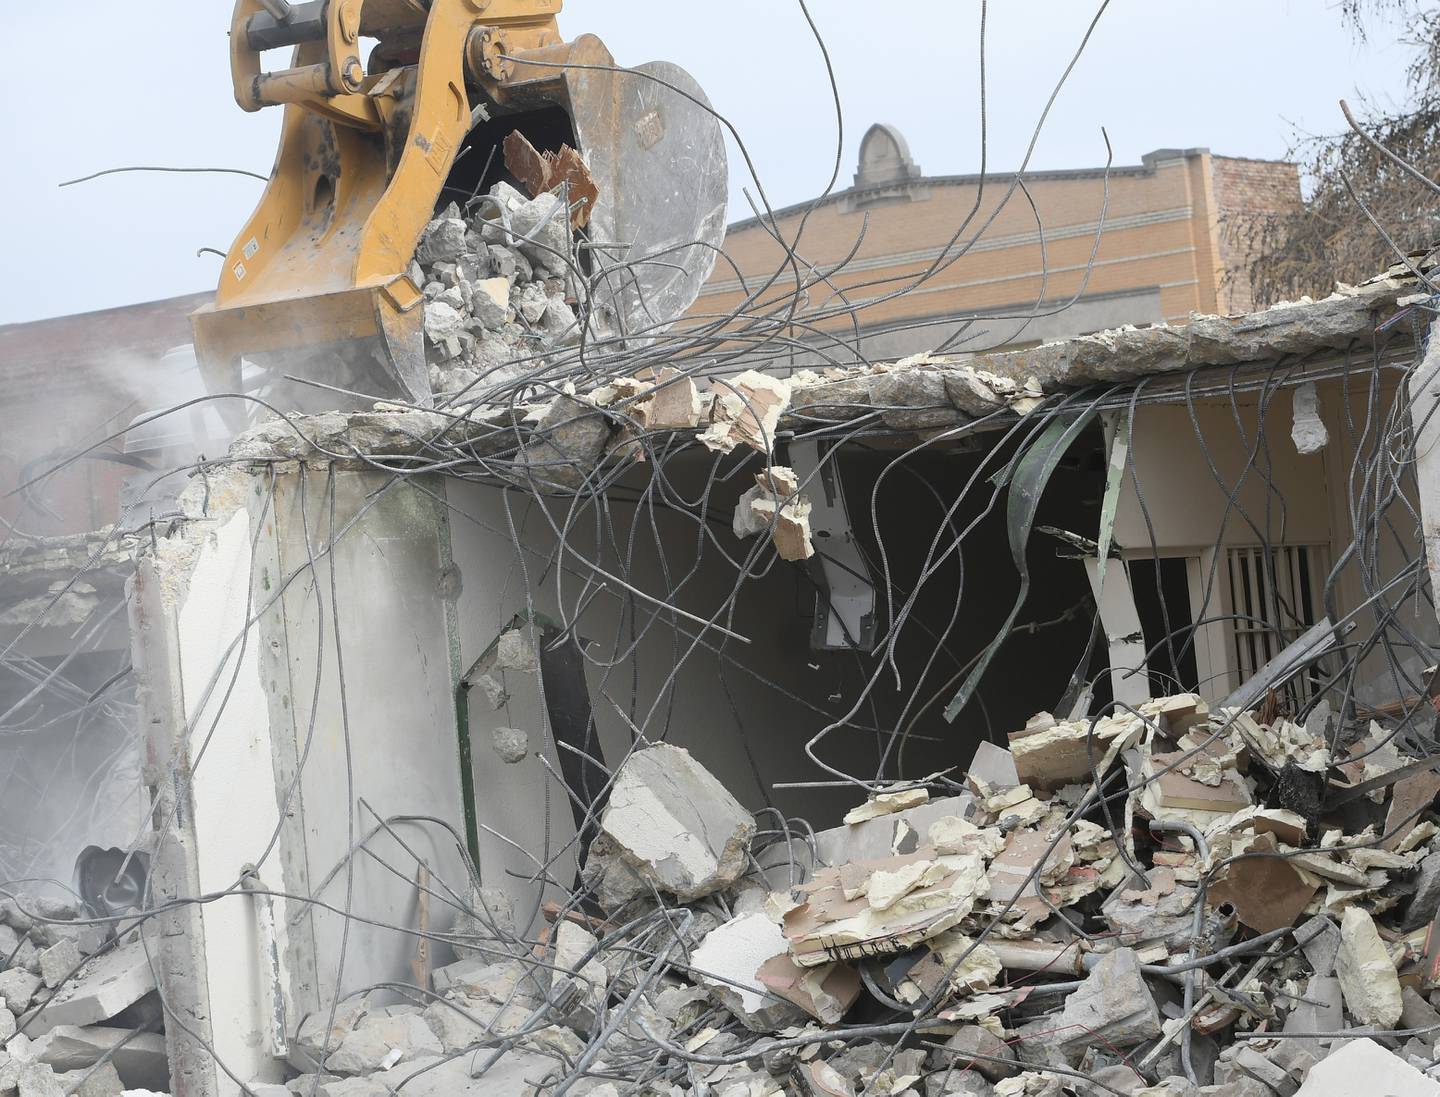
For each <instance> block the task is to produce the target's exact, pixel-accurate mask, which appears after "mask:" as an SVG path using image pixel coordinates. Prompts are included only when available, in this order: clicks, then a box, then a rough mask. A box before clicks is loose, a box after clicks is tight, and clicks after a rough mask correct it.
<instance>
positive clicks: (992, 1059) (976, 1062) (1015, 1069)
mask: <svg viewBox="0 0 1440 1097" xmlns="http://www.w3.org/2000/svg"><path fill="white" fill-rule="evenodd" d="M945 1048H946V1051H948V1052H953V1053H954V1054H953V1055H949V1056H947V1059H948V1061H950V1062H954V1063H955V1064H956V1067H957V1069H960V1070H974V1071H978V1072H979V1073H980V1074H983V1075H984V1076H985V1077H986V1078H989V1079H990V1081H992V1082H999V1081H1002V1080H1003V1079H1005V1078H1013V1077H1014V1076H1015V1075H1017V1074H1019V1073H1020V1070H1021V1068H1020V1067H1019V1066H1018V1065H1015V1064H1013V1063H1006V1062H1001V1061H999V1060H1004V1059H1014V1058H1016V1055H1015V1053H1014V1051H1012V1050H1011V1048H1010V1045H1009V1044H1007V1043H1006V1042H1005V1041H1004V1040H1002V1039H1000V1037H998V1036H996V1035H995V1034H994V1033H993V1032H991V1031H990V1030H989V1029H987V1028H981V1027H980V1026H979V1025H963V1026H961V1028H960V1031H959V1032H957V1033H955V1035H953V1036H951V1037H950V1038H949V1039H948V1040H946V1041H945Z"/></svg>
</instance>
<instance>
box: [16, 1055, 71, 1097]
mask: <svg viewBox="0 0 1440 1097" xmlns="http://www.w3.org/2000/svg"><path fill="white" fill-rule="evenodd" d="M15 1093H16V1094H17V1097H65V1090H64V1088H63V1087H62V1086H61V1085H60V1079H58V1078H57V1077H55V1072H54V1071H53V1070H51V1069H50V1067H48V1066H46V1065H45V1064H44V1063H38V1062H35V1061H34V1060H31V1061H28V1062H22V1063H19V1064H18V1065H17V1066H16V1068H15Z"/></svg>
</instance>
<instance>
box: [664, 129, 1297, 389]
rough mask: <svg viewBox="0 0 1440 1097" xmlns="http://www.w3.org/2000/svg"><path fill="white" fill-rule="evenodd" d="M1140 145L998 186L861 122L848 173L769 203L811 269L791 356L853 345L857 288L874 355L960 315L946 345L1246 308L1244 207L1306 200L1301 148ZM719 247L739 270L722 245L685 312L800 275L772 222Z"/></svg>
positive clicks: (775, 293) (917, 344) (744, 229)
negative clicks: (1119, 162)
mask: <svg viewBox="0 0 1440 1097" xmlns="http://www.w3.org/2000/svg"><path fill="white" fill-rule="evenodd" d="M1142 159H1143V163H1142V164H1140V165H1139V166H1136V167H1112V168H1111V169H1110V170H1109V171H1108V173H1107V172H1106V170H1105V169H1103V168H1094V169H1077V170H1068V171H1044V172H1030V173H1027V174H1026V175H1025V177H1024V186H1023V187H1015V188H1014V190H1013V193H1010V194H1009V200H1008V201H1006V200H1005V199H1006V196H1007V193H1008V192H1010V191H1011V189H1012V185H1013V182H1014V177H1013V176H1012V175H1007V174H1005V173H1002V172H996V173H994V174H991V175H990V176H989V177H988V178H986V179H985V180H984V181H983V187H982V180H981V179H980V177H979V176H975V175H958V176H933V177H927V176H925V175H924V174H922V172H921V170H920V168H919V166H918V165H917V164H916V163H915V162H914V160H913V159H912V158H911V156H910V152H909V149H908V146H907V145H906V142H905V138H904V137H903V136H902V135H901V134H900V132H899V131H898V130H897V129H895V128H894V127H893V126H885V125H877V126H873V127H872V128H871V129H870V131H869V133H867V134H866V136H865V139H864V141H863V142H862V144H861V149H860V158H859V165H858V170H857V171H856V174H855V184H854V186H853V187H851V188H850V189H848V190H844V191H840V192H837V193H835V194H831V195H828V196H827V197H825V198H823V199H821V200H819V201H818V202H805V203H801V204H798V205H795V206H790V207H788V208H786V209H782V210H778V211H776V214H775V221H776V224H777V226H778V230H779V234H780V236H781V237H782V238H783V239H784V240H786V241H787V243H789V244H791V245H796V236H797V234H799V241H798V245H796V247H795V250H796V254H797V256H798V257H799V259H800V260H801V261H802V262H801V265H800V274H801V277H802V278H803V279H804V280H805V281H806V282H807V283H811V286H810V289H809V292H808V295H807V304H806V307H805V309H804V310H803V311H802V313H801V314H800V316H799V317H797V319H798V320H799V321H800V323H798V324H797V325H796V326H795V328H794V330H793V335H794V337H795V338H796V339H797V340H798V341H801V342H804V343H808V344H811V345H816V346H817V347H819V346H821V345H823V344H825V343H827V342H828V343H830V344H831V345H830V348H829V350H828V351H824V350H822V351H821V353H820V354H817V355H814V356H811V355H804V354H802V355H797V357H796V362H797V364H801V363H802V362H803V364H807V365H813V364H816V363H817V362H819V361H821V360H822V359H823V357H824V355H826V354H828V355H830V356H831V357H832V358H833V359H834V360H836V361H838V362H839V363H840V364H846V361H847V359H848V360H853V355H847V354H846V352H845V348H844V346H843V345H842V344H843V343H849V344H853V341H854V319H855V318H854V316H853V315H852V314H851V313H849V312H848V311H846V310H845V303H846V302H848V303H849V304H852V305H853V304H857V303H864V302H869V304H867V305H866V307H865V308H864V309H863V310H862V311H860V312H859V314H858V319H859V323H860V326H861V327H860V330H861V340H862V342H861V347H860V350H861V352H862V353H863V355H864V356H865V357H867V358H869V359H870V360H872V361H874V360H881V359H885V358H898V357H903V356H905V355H909V354H913V353H917V352H919V351H924V350H933V349H935V348H937V347H939V346H941V345H942V344H944V343H945V342H946V340H947V339H950V338H951V337H952V336H957V333H960V331H961V329H962V327H964V325H965V324H966V323H967V322H969V327H968V328H967V329H966V330H965V331H964V333H963V334H959V335H958V336H957V338H958V340H959V341H957V342H955V343H954V345H953V346H952V347H951V348H950V349H953V350H955V351H965V350H982V349H988V348H992V347H995V346H998V345H1000V344H1008V345H1010V346H1016V347H1022V346H1027V345H1033V344H1036V343H1041V342H1048V341H1051V340H1056V339H1066V338H1072V337H1074V336H1077V335H1081V334H1085V333H1088V332H1094V331H1100V330H1104V329H1106V328H1111V327H1116V326H1119V325H1122V324H1137V325H1139V324H1154V323H1160V322H1164V321H1170V322H1179V321H1184V320H1185V319H1186V318H1187V317H1188V316H1189V314H1190V313H1191V312H1202V313H1230V314H1234V313H1243V312H1247V311H1250V309H1251V308H1252V306H1253V301H1252V298H1251V294H1250V288H1249V284H1248V281H1247V280H1246V278H1245V276H1244V270H1245V268H1246V266H1247V260H1248V256H1247V255H1246V254H1245V253H1244V246H1243V243H1242V241H1243V240H1244V238H1245V237H1246V233H1245V232H1244V231H1243V225H1244V224H1245V223H1247V222H1249V221H1251V220H1252V219H1253V218H1255V217H1257V216H1264V215H1265V214H1267V213H1269V212H1272V211H1278V210H1281V209H1284V208H1287V207H1289V206H1292V205H1294V204H1295V203H1297V202H1298V201H1299V200H1300V178H1299V170H1298V168H1297V167H1296V165H1294V164H1289V163H1277V162H1272V161H1264V160H1245V159H1238V158H1234V157H1226V156H1215V155H1213V154H1212V153H1211V152H1210V151H1209V150H1208V149H1184V150H1180V149H1162V150H1159V151H1157V152H1152V153H1150V154H1149V155H1147V156H1145V157H1143V158H1142ZM1002 204H1003V208H1000V207H1001V206H1002ZM997 209H998V212H997ZM1102 218H1103V220H1102ZM802 222H803V230H802V227H801V226H802ZM962 226H963V231H962ZM982 228H983V232H981V230H982ZM1097 232H1098V233H1099V245H1098V248H1097V246H1096V236H1097ZM957 233H958V234H959V236H958V243H954V244H952V243H950V241H951V238H952V237H954V236H956V234H957ZM977 234H978V239H976V237H977ZM972 242H973V243H972ZM967 245H968V246H967ZM726 250H727V252H728V253H729V255H730V257H731V259H733V260H734V262H735V264H736V265H737V266H738V267H739V268H740V271H741V274H742V275H743V277H744V280H745V281H744V284H743V285H742V282H741V279H740V278H737V277H736V275H735V271H734V269H733V268H732V267H730V266H729V264H727V263H725V262H723V261H722V262H721V263H719V264H718V265H717V266H716V270H715V274H714V275H713V276H712V278H711V281H710V283H709V284H708V285H707V286H706V287H705V289H704V291H703V292H702V294H701V297H700V300H699V301H698V302H697V304H696V306H695V309H694V310H693V312H692V315H694V316H697V317H700V316H717V315H724V314H725V313H727V312H729V311H730V310H731V309H734V308H737V307H739V306H740V304H741V302H742V301H744V300H745V297H746V295H747V294H746V288H745V287H748V288H749V290H751V291H754V290H755V289H756V288H757V287H759V286H761V285H763V284H764V283H765V281H766V279H767V278H769V277H771V276H772V275H774V274H775V272H776V271H777V270H778V271H780V275H779V278H778V279H777V280H776V282H775V284H774V286H773V287H772V288H771V289H770V290H768V291H767V292H765V293H763V294H761V295H760V297H759V299H758V303H756V304H752V305H750V306H749V310H750V311H751V312H757V311H763V306H764V303H765V302H766V301H778V300H780V299H782V298H784V297H785V296H786V295H787V294H788V293H790V292H792V291H793V290H794V287H795V273H794V271H793V269H792V268H791V267H790V265H789V262H788V261H787V259H786V256H785V252H784V250H783V249H782V248H781V246H780V245H779V244H778V243H777V242H776V240H775V239H774V237H773V236H772V235H771V231H770V227H769V226H768V224H762V222H761V221H760V220H759V219H752V220H749V221H743V222H740V223H739V224H736V225H732V226H731V228H730V233H729V236H728V238H727V241H726ZM1092 251H1094V253H1095V254H1094V262H1093V263H1092V262H1091V253H1092ZM852 252H853V257H852V258H850V259H849V260H848V261H846V259H847V256H851V253H852ZM842 263H843V266H840V268H839V269H838V270H835V268H836V267H837V266H839V265H840V264H842ZM931 268H934V269H933V271H931ZM831 271H834V273H833V275H832V274H831ZM927 271H931V273H930V274H929V276H928V277H923V279H922V276H924V275H926V272H927ZM1037 302H1038V307H1037ZM1067 305H1068V307H1066V306H1067ZM817 332H818V334H817ZM837 341H840V342H837Z"/></svg>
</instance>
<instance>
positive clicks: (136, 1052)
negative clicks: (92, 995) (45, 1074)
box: [31, 1025, 170, 1091]
mask: <svg viewBox="0 0 1440 1097" xmlns="http://www.w3.org/2000/svg"><path fill="white" fill-rule="evenodd" d="M117 1047H118V1048H119V1050H118V1051H117V1050H116V1048H117ZM31 1050H32V1051H33V1052H34V1055H35V1058H36V1059H37V1060H39V1061H40V1062H42V1063H46V1064H48V1065H49V1066H52V1067H54V1068H55V1069H56V1070H57V1071H71V1070H83V1069H87V1068H89V1067H93V1066H94V1065H95V1064H96V1063H98V1062H99V1061H100V1060H101V1059H103V1058H105V1056H107V1055H109V1056H110V1061H111V1062H113V1063H114V1064H115V1069H116V1070H117V1071H119V1073H120V1078H121V1080H122V1081H123V1082H124V1083H125V1085H126V1086H127V1088H130V1089H153V1090H161V1091H163V1090H165V1089H166V1088H168V1086H169V1084H170V1061H169V1059H168V1058H167V1057H166V1054H165V1037H164V1036H163V1035H161V1034H160V1033H158V1032H141V1033H132V1031H131V1030H130V1029H128V1028H105V1027H101V1026H89V1027H85V1028H80V1027H77V1026H75V1025H60V1026H58V1027H57V1028H53V1029H51V1030H50V1031H49V1032H47V1033H46V1034H45V1035H44V1036H41V1037H40V1038H39V1039H37V1040H36V1041H35V1042H34V1044H33V1045H31ZM112 1052H113V1054H112Z"/></svg>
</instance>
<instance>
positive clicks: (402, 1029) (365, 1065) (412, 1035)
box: [325, 1012, 443, 1074]
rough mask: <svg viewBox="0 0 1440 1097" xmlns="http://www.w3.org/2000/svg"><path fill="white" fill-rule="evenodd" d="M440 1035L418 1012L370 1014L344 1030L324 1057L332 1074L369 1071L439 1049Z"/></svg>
mask: <svg viewBox="0 0 1440 1097" xmlns="http://www.w3.org/2000/svg"><path fill="white" fill-rule="evenodd" d="M442 1050H443V1049H442V1048H441V1045H440V1041H439V1039H438V1038H437V1037H436V1036H435V1033H434V1032H432V1031H431V1030H430V1026H429V1025H427V1024H426V1023H425V1019H424V1018H423V1017H421V1016H420V1014H419V1013H418V1012H416V1013H410V1014H403V1015H401V1016H391V1017H377V1016H370V1017H366V1018H365V1019H364V1020H362V1021H361V1022H360V1023H359V1024H358V1025H356V1026H355V1027H354V1028H353V1029H351V1030H350V1031H349V1032H347V1033H346V1034H345V1039H344V1040H342V1041H341V1042H340V1046H339V1047H338V1048H336V1049H335V1050H334V1051H333V1052H331V1053H330V1057H329V1058H328V1059H326V1060H325V1069H327V1070H329V1071H331V1072H333V1073H335V1074H371V1073H374V1072H375V1071H379V1070H384V1069H387V1068H388V1067H392V1066H395V1065H396V1064H397V1063H408V1062H412V1061H414V1060H415V1059H418V1058H422V1057H423V1056H426V1055H439V1054H441V1052H442Z"/></svg>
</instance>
